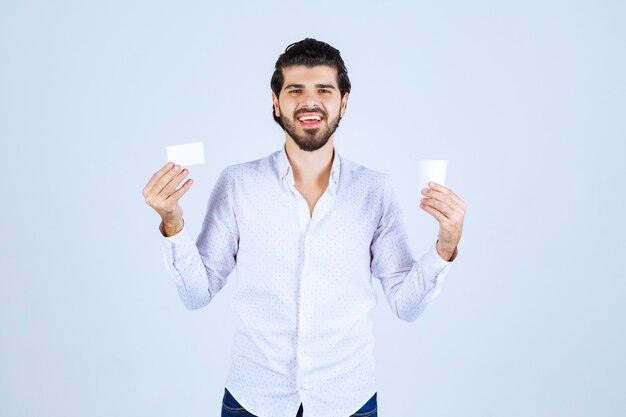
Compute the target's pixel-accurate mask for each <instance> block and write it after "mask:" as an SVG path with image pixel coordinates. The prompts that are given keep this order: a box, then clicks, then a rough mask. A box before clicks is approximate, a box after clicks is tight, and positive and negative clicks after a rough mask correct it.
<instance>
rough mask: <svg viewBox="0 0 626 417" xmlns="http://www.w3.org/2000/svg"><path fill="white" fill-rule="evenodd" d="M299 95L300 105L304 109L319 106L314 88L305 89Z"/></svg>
mask: <svg viewBox="0 0 626 417" xmlns="http://www.w3.org/2000/svg"><path fill="white" fill-rule="evenodd" d="M300 97H301V101H300V107H302V108H305V109H313V108H314V107H315V108H319V107H320V101H319V99H318V97H317V95H316V92H315V90H308V91H305V92H304V93H303V94H302V96H300Z"/></svg>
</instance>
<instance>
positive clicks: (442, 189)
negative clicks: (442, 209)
mask: <svg viewBox="0 0 626 417" xmlns="http://www.w3.org/2000/svg"><path fill="white" fill-rule="evenodd" d="M433 184H434V186H433V187H431V188H429V189H431V190H435V191H439V192H442V193H445V194H447V195H449V196H450V198H452V199H454V200H455V201H456V203H457V204H458V205H459V207H461V208H463V209H465V202H464V201H463V200H462V199H461V197H459V196H458V195H456V194H455V193H454V191H452V190H451V189H449V188H448V187H446V186H444V185H441V184H439V183H436V182H435V183H433Z"/></svg>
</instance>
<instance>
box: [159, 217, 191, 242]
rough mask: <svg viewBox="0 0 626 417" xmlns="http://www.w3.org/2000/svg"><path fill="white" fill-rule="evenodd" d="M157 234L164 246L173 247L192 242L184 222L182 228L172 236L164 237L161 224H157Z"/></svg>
mask: <svg viewBox="0 0 626 417" xmlns="http://www.w3.org/2000/svg"><path fill="white" fill-rule="evenodd" d="M159 234H160V235H161V239H162V241H163V243H164V244H165V245H166V246H174V245H176V244H180V243H183V242H189V241H192V238H191V235H190V234H189V229H188V228H187V227H186V226H185V222H184V220H183V228H182V229H181V230H180V231H179V232H178V233H176V234H175V235H173V236H165V234H164V232H163V223H161V224H159Z"/></svg>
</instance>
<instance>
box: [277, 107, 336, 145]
mask: <svg viewBox="0 0 626 417" xmlns="http://www.w3.org/2000/svg"><path fill="white" fill-rule="evenodd" d="M313 112H316V113H320V112H319V111H313ZM298 113H306V111H300V112H298ZM323 117H324V118H323V119H322V123H321V124H320V126H319V127H316V128H314V129H305V128H303V127H302V126H300V124H299V122H298V119H297V118H296V117H294V118H293V120H292V119H288V118H287V117H285V116H284V113H282V112H281V114H280V121H281V123H282V126H283V129H284V130H285V132H287V134H289V136H290V137H291V138H292V139H293V141H294V142H295V143H296V145H298V147H299V148H300V149H302V150H303V151H307V152H313V151H316V150H318V149H320V148H322V147H323V146H324V145H326V143H327V142H328V140H329V139H330V137H331V136H332V135H333V133H335V130H337V127H338V126H339V121H340V120H341V116H340V115H339V114H337V117H335V118H334V119H333V120H330V121H328V119H327V118H326V114H325V113H324V114H323Z"/></svg>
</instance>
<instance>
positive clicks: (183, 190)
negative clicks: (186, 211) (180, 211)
mask: <svg viewBox="0 0 626 417" xmlns="http://www.w3.org/2000/svg"><path fill="white" fill-rule="evenodd" d="M191 184H193V180H192V179H191V178H189V179H188V180H187V181H185V183H184V184H183V185H182V186H181V187H180V188H179V189H178V190H176V191H175V192H174V193H173V194H172V195H170V196H169V197H168V199H171V200H174V201H175V202H178V200H180V198H181V197H182V196H184V195H185V193H186V192H187V190H189V189H190V188H191Z"/></svg>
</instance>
